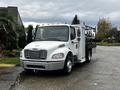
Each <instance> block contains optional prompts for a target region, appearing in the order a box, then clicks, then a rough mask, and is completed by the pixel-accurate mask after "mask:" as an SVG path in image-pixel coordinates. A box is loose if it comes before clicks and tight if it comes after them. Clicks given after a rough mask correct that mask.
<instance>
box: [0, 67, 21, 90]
mask: <svg viewBox="0 0 120 90" xmlns="http://www.w3.org/2000/svg"><path fill="white" fill-rule="evenodd" d="M20 72H22V68H21V67H18V66H17V67H6V68H5V67H0V90H9V89H10V88H11V85H14V83H15V81H16V78H17V77H18V75H19V73H20Z"/></svg>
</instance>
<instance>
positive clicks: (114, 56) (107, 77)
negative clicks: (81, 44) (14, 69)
mask: <svg viewBox="0 0 120 90" xmlns="http://www.w3.org/2000/svg"><path fill="white" fill-rule="evenodd" d="M20 75H21V77H20V80H21V82H20V83H19V84H16V85H15V86H14V87H12V90H120V47H104V46H98V47H97V49H96V53H95V54H93V58H92V61H91V62H90V63H89V64H79V65H76V66H75V67H74V69H73V72H72V73H71V75H68V76H65V75H62V74H61V72H37V73H34V74H24V73H23V72H22V73H21V74H20Z"/></svg>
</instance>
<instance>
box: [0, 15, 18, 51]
mask: <svg viewBox="0 0 120 90" xmlns="http://www.w3.org/2000/svg"><path fill="white" fill-rule="evenodd" d="M12 20H13V19H12V17H10V16H9V18H8V15H6V16H1V17H0V28H1V32H0V42H1V43H2V49H8V50H12V49H16V48H17V35H16V32H15V23H14V21H12Z"/></svg>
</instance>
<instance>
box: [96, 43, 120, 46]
mask: <svg viewBox="0 0 120 90" xmlns="http://www.w3.org/2000/svg"><path fill="white" fill-rule="evenodd" d="M96 44H97V45H100V46H120V43H108V42H97V43H96Z"/></svg>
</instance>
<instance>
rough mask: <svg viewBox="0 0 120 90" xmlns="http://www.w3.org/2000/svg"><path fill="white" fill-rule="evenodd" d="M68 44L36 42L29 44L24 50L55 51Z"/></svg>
mask: <svg viewBox="0 0 120 90" xmlns="http://www.w3.org/2000/svg"><path fill="white" fill-rule="evenodd" d="M63 44H66V42H59V41H35V42H31V43H29V44H28V45H27V46H25V48H24V49H45V50H48V49H53V48H57V47H59V46H60V45H63Z"/></svg>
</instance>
